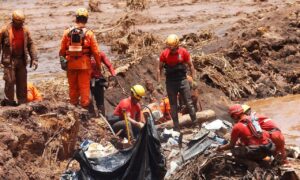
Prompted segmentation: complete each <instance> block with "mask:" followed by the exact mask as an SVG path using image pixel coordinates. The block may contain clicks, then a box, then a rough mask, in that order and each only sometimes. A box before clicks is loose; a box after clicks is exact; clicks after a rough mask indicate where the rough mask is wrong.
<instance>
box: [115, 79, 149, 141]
mask: <svg viewBox="0 0 300 180" xmlns="http://www.w3.org/2000/svg"><path fill="white" fill-rule="evenodd" d="M130 91H131V95H130V97H128V98H125V99H122V100H121V101H120V103H119V104H118V105H117V107H116V108H115V110H114V113H113V116H112V117H110V118H109V122H110V123H111V124H112V127H113V129H114V131H115V133H118V132H119V131H120V130H122V132H121V134H120V136H121V137H128V131H129V134H130V136H133V137H137V135H138V133H139V130H140V129H141V128H142V127H143V126H144V124H145V120H144V118H143V114H142V111H141V105H140V103H139V102H140V100H141V99H142V98H143V97H144V96H145V95H146V92H145V89H144V87H143V86H141V85H139V84H137V85H134V86H132V87H131V89H130ZM126 120H128V122H126ZM126 123H128V124H127V125H126ZM128 128H129V129H128ZM126 134H127V135H126Z"/></svg>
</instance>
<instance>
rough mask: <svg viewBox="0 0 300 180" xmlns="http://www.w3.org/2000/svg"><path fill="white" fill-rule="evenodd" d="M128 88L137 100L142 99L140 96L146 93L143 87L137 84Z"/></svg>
mask: <svg viewBox="0 0 300 180" xmlns="http://www.w3.org/2000/svg"><path fill="white" fill-rule="evenodd" d="M130 90H131V93H132V95H133V96H134V97H135V98H136V99H138V100H140V99H142V97H144V96H145V95H146V91H145V88H144V87H143V86H142V85H139V84H137V85H134V86H132V87H131V89H130Z"/></svg>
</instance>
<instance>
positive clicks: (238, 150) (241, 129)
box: [217, 104, 273, 161]
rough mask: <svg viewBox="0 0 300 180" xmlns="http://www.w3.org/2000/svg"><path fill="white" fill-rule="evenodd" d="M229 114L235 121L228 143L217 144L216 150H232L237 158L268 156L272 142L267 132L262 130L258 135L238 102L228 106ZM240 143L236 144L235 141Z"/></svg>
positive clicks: (258, 158) (261, 157) (259, 158)
mask: <svg viewBox="0 0 300 180" xmlns="http://www.w3.org/2000/svg"><path fill="white" fill-rule="evenodd" d="M229 114H230V116H231V118H232V119H233V120H234V121H235V125H234V126H233V129H232V132H231V139H230V143H228V144H226V145H223V146H219V147H218V148H217V150H218V151H223V150H229V149H231V150H232V153H233V155H234V156H236V157H237V158H241V159H249V160H254V161H260V160H262V159H263V158H265V157H266V156H270V155H271V153H272V149H273V143H272V142H271V141H270V140H269V134H268V133H267V132H266V131H263V132H262V133H261V134H260V135H259V134H258V133H257V132H256V131H255V128H254V127H253V124H252V122H251V120H250V117H249V116H247V115H246V114H244V111H243V108H242V106H241V105H240V104H235V105H233V106H231V107H230V108H229ZM238 140H239V141H240V145H241V146H238V147H235V146H236V145H237V141H238Z"/></svg>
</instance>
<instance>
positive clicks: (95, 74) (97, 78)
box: [90, 51, 116, 116]
mask: <svg viewBox="0 0 300 180" xmlns="http://www.w3.org/2000/svg"><path fill="white" fill-rule="evenodd" d="M99 55H100V60H101V63H104V64H105V66H106V67H107V69H108V70H109V72H110V74H111V75H112V76H113V77H114V78H116V77H115V76H116V73H115V70H114V68H113V66H112V64H111V62H110V60H109V59H108V58H107V56H106V55H105V53H104V52H102V51H100V54H99ZM91 65H92V77H91V92H92V98H94V99H95V101H96V106H97V108H98V110H99V111H100V112H101V113H102V114H103V115H104V116H105V106H104V88H107V81H106V79H105V78H104V76H103V74H102V72H101V67H99V66H97V63H96V61H95V59H92V60H91ZM90 104H91V106H92V108H94V106H93V104H92V103H90Z"/></svg>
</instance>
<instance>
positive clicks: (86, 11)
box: [76, 8, 89, 18]
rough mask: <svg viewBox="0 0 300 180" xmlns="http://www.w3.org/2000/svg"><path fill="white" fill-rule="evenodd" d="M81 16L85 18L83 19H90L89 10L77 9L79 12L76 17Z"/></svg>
mask: <svg viewBox="0 0 300 180" xmlns="http://www.w3.org/2000/svg"><path fill="white" fill-rule="evenodd" d="M79 16H83V17H86V18H88V16H89V13H88V10H87V9H85V8H79V9H77V11H76V17H79Z"/></svg>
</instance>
